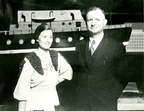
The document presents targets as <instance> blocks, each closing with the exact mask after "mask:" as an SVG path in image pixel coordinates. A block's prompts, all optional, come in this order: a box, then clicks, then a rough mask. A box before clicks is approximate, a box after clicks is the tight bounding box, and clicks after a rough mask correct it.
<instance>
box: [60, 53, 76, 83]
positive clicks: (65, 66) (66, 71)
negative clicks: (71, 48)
mask: <svg viewBox="0 0 144 111" xmlns="http://www.w3.org/2000/svg"><path fill="white" fill-rule="evenodd" d="M58 67H59V68H58V70H59V78H58V82H62V81H64V80H65V79H67V80H71V79H72V76H73V70H72V68H71V66H70V64H69V63H68V62H67V61H66V60H65V58H64V57H63V56H62V55H60V54H59V55H58Z"/></svg>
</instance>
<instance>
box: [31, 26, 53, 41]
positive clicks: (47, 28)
mask: <svg viewBox="0 0 144 111" xmlns="http://www.w3.org/2000/svg"><path fill="white" fill-rule="evenodd" d="M44 30H52V29H51V28H50V26H49V25H48V24H47V23H42V24H41V25H39V26H38V27H37V28H36V30H35V33H34V35H35V40H37V39H38V37H39V35H40V33H41V32H42V31H44Z"/></svg>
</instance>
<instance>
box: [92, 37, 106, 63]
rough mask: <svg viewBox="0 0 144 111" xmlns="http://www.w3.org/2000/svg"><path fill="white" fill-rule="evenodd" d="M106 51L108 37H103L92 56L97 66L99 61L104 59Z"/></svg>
mask: <svg viewBox="0 0 144 111" xmlns="http://www.w3.org/2000/svg"><path fill="white" fill-rule="evenodd" d="M107 51H108V37H107V36H106V35H105V36H104V38H103V39H102V41H101V42H100V44H99V46H98V47H97V49H96V50H95V52H94V54H93V55H92V59H93V61H94V62H95V63H96V64H98V63H99V61H100V60H101V59H102V58H103V57H104V55H105V54H106V53H107Z"/></svg>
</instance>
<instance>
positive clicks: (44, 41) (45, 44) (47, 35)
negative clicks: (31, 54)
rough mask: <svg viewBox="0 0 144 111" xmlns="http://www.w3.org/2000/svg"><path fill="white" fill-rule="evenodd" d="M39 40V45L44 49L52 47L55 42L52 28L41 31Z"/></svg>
mask: <svg viewBox="0 0 144 111" xmlns="http://www.w3.org/2000/svg"><path fill="white" fill-rule="evenodd" d="M37 42H38V44H39V47H40V48H41V49H43V50H47V49H49V48H50V46H51V44H52V42H53V33H52V31H51V30H44V31H42V32H41V33H40V35H39V37H38V39H37Z"/></svg>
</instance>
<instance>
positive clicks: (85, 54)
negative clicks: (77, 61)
mask: <svg viewBox="0 0 144 111" xmlns="http://www.w3.org/2000/svg"><path fill="white" fill-rule="evenodd" d="M80 52H81V56H82V58H83V60H84V63H85V65H86V67H87V68H89V65H88V61H89V59H88V58H89V57H90V54H89V40H88V39H86V41H85V42H84V43H83V44H81V46H80Z"/></svg>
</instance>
